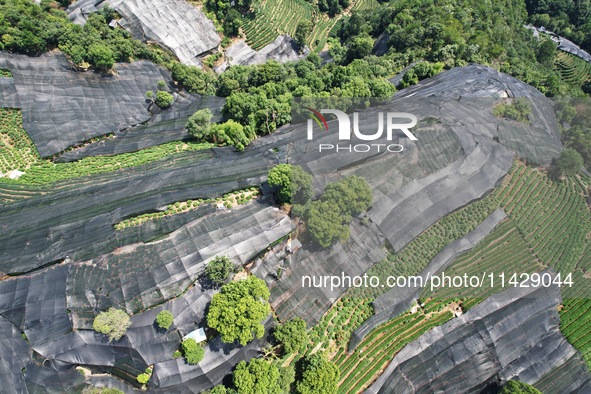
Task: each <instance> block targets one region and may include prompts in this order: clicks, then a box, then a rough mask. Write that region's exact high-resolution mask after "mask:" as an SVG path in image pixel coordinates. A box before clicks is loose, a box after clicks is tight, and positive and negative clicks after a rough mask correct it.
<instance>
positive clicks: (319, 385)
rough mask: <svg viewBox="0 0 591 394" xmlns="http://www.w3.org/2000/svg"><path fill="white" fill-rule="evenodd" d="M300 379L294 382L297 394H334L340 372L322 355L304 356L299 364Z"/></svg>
mask: <svg viewBox="0 0 591 394" xmlns="http://www.w3.org/2000/svg"><path fill="white" fill-rule="evenodd" d="M301 370H302V377H301V379H300V380H298V381H297V382H296V392H297V393H298V394H318V393H323V394H335V393H336V392H337V388H338V383H339V377H340V371H339V368H338V367H337V366H336V365H335V364H333V363H332V362H330V361H328V360H327V359H326V358H325V357H324V356H323V355H322V354H320V353H315V354H313V355H311V356H306V357H305V358H304V359H303V360H302V362H301Z"/></svg>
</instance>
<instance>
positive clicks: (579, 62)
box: [554, 52, 591, 85]
mask: <svg viewBox="0 0 591 394" xmlns="http://www.w3.org/2000/svg"><path fill="white" fill-rule="evenodd" d="M554 69H555V70H557V71H558V72H559V73H560V76H561V77H562V79H564V80H565V81H566V82H569V83H572V84H575V85H582V84H583V83H585V82H587V81H589V79H591V64H589V63H587V62H586V61H584V60H583V59H581V58H579V57H577V56H574V55H571V54H570V53H566V52H558V54H557V55H556V60H555V62H554Z"/></svg>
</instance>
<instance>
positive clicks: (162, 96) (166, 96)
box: [154, 90, 174, 108]
mask: <svg viewBox="0 0 591 394" xmlns="http://www.w3.org/2000/svg"><path fill="white" fill-rule="evenodd" d="M173 101H174V96H173V95H172V94H170V93H168V92H165V91H164V90H159V91H157V92H156V99H155V100H154V103H156V105H157V106H159V107H160V108H168V107H170V106H171V105H172V102H173Z"/></svg>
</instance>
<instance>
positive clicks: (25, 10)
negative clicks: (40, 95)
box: [0, 0, 161, 71]
mask: <svg viewBox="0 0 591 394" xmlns="http://www.w3.org/2000/svg"><path fill="white" fill-rule="evenodd" d="M59 5H60V4H59V3H55V2H51V1H43V2H42V3H41V5H37V4H35V3H34V2H31V1H27V0H10V1H4V2H2V3H0V49H5V50H9V51H12V52H17V53H24V54H29V55H38V54H41V53H44V52H47V51H48V50H51V49H54V48H59V49H60V50H61V51H62V52H64V53H65V54H66V55H67V56H68V58H69V59H70V60H71V61H72V62H73V63H74V64H76V65H78V66H81V67H83V68H87V67H90V66H92V67H94V68H96V69H98V70H101V71H107V70H109V69H111V68H112V67H113V65H114V64H115V62H128V61H130V60H132V59H136V58H143V59H151V60H155V61H158V60H161V59H159V56H158V55H157V52H158V51H153V50H151V49H149V48H148V47H147V46H146V45H144V44H142V43H141V42H140V41H137V40H133V39H131V35H130V34H129V33H128V32H127V31H125V30H123V29H111V28H110V27H109V26H108V23H109V22H110V21H111V20H112V19H113V18H114V17H115V16H116V14H115V12H114V11H113V10H112V9H111V8H109V7H104V8H103V9H102V10H101V11H100V12H97V13H93V14H91V15H90V16H89V17H88V21H87V23H86V24H85V25H84V26H78V25H76V24H74V23H72V22H71V21H70V20H69V19H68V16H67V14H66V13H65V12H64V11H62V10H60V9H58V8H57V7H58V6H59ZM61 5H62V6H63V5H64V4H61Z"/></svg>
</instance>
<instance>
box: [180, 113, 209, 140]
mask: <svg viewBox="0 0 591 394" xmlns="http://www.w3.org/2000/svg"><path fill="white" fill-rule="evenodd" d="M211 118H212V113H211V111H210V109H209V108H203V109H200V110H198V111H197V112H195V113H194V114H193V115H191V116H190V117H189V119H187V123H186V124H185V127H186V128H187V131H188V132H189V134H190V135H191V137H193V138H196V139H198V140H201V141H207V140H209V138H210V134H209V131H210V128H211Z"/></svg>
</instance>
